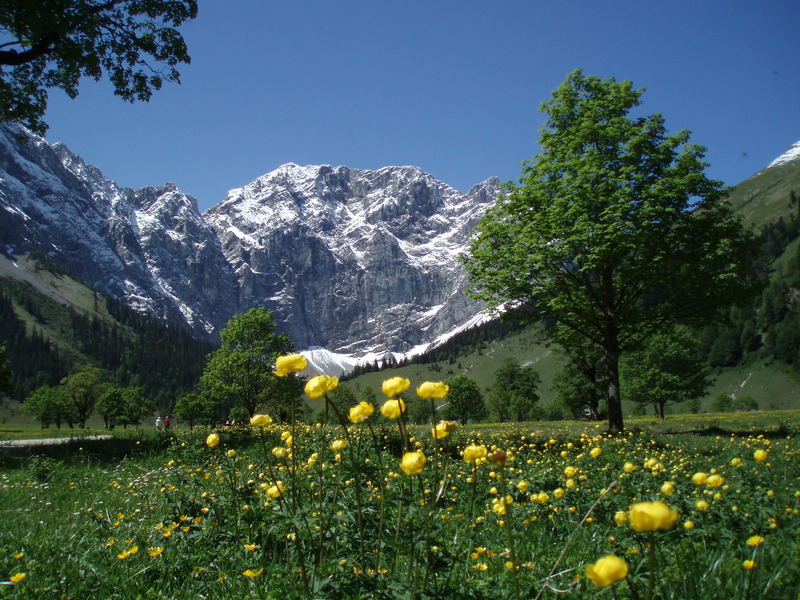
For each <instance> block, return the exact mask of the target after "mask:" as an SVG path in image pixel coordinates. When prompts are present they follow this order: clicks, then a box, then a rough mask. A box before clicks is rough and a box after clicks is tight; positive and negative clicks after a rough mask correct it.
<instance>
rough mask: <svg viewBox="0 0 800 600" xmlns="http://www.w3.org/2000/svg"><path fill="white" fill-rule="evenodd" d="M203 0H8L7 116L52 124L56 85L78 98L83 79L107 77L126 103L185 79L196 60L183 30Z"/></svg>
mask: <svg viewBox="0 0 800 600" xmlns="http://www.w3.org/2000/svg"><path fill="white" fill-rule="evenodd" d="M196 16H197V2H196V0H36V1H35V2H33V1H31V0H4V1H3V2H2V4H0V121H9V120H21V121H23V122H24V123H25V124H26V125H27V126H28V127H29V128H30V129H32V130H33V131H36V132H37V133H42V134H43V133H44V132H45V131H46V129H47V124H46V123H45V122H44V121H43V119H42V117H43V115H44V113H45V111H46V109H47V95H48V88H60V89H62V90H64V92H66V94H67V95H68V96H69V97H70V98H75V97H76V96H77V95H78V84H79V82H80V79H81V77H91V78H92V79H94V80H95V81H99V80H100V79H102V78H104V77H105V78H107V79H108V80H109V81H110V82H111V84H112V85H113V86H114V94H116V95H117V96H120V97H121V98H123V99H124V100H127V101H129V102H133V101H134V100H143V101H147V100H149V99H150V97H151V96H152V94H153V92H154V91H155V90H159V89H160V88H161V86H162V84H163V82H164V81H175V82H179V81H180V73H179V72H178V70H177V68H176V67H177V66H178V65H179V64H180V63H186V64H188V63H189V62H190V57H189V54H188V51H187V48H186V43H185V42H184V39H183V37H182V36H181V34H180V33H179V32H178V31H177V29H176V28H177V27H179V26H180V25H181V24H182V23H183V22H184V21H187V20H189V19H193V18H195V17H196Z"/></svg>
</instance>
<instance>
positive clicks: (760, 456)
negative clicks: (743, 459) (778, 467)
mask: <svg viewBox="0 0 800 600" xmlns="http://www.w3.org/2000/svg"><path fill="white" fill-rule="evenodd" d="M767 456H768V453H767V451H766V450H764V449H762V448H759V449H758V450H756V451H755V452H753V458H754V459H755V460H756V462H764V461H765V460H767Z"/></svg>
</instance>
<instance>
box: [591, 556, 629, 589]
mask: <svg viewBox="0 0 800 600" xmlns="http://www.w3.org/2000/svg"><path fill="white" fill-rule="evenodd" d="M586 576H587V577H588V578H589V579H591V580H592V583H594V584H595V585H596V586H597V587H600V588H602V587H606V586H607V585H611V584H612V583H614V582H616V581H619V580H620V579H625V577H627V576H628V563H626V562H625V561H624V560H623V559H621V558H620V557H619V556H615V555H613V554H609V555H607V556H604V557H603V558H600V559H598V560H597V562H595V563H594V564H592V565H589V566H588V567H586Z"/></svg>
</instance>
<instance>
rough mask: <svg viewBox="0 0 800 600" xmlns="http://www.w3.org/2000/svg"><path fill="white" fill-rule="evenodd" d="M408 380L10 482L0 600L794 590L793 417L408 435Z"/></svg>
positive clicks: (797, 563)
mask: <svg viewBox="0 0 800 600" xmlns="http://www.w3.org/2000/svg"><path fill="white" fill-rule="evenodd" d="M395 379H401V378H395ZM314 381H315V380H314V379H312V380H311V382H314ZM311 382H309V384H311ZM406 382H407V380H401V381H392V380H389V382H388V383H389V385H388V387H387V386H386V385H385V386H384V391H385V392H386V395H387V398H388V400H387V401H386V402H385V404H384V405H383V406H381V407H380V408H379V409H378V407H373V406H372V405H368V404H365V403H362V404H359V405H356V406H354V407H352V408H351V409H350V411H349V413H348V414H336V413H335V410H336V409H335V407H334V406H331V414H330V421H331V422H330V423H329V424H327V425H314V426H310V425H305V424H302V423H300V422H295V423H288V424H277V423H272V419H271V418H270V417H269V416H268V415H256V416H255V417H253V419H252V420H251V423H250V424H248V425H244V426H237V427H226V428H219V429H215V430H208V429H204V430H203V429H195V430H194V431H192V432H171V433H170V434H162V436H161V438H160V442H166V443H162V445H161V447H160V449H158V450H151V451H146V450H140V451H139V453H138V454H136V455H133V456H132V457H131V458H128V459H125V460H123V461H121V462H117V463H113V464H109V463H102V462H101V463H98V462H96V461H93V460H91V459H86V460H83V461H81V460H78V461H72V462H67V463H61V462H56V461H53V460H52V459H38V460H36V461H33V462H32V463H30V464H29V465H27V466H23V467H22V468H16V469H6V470H4V471H2V472H0V511H1V512H2V527H0V580H2V581H0V583H2V585H0V598H54V599H65V600H66V599H74V600H79V599H89V598H103V599H130V600H135V599H136V600H138V599H150V598H154V599H155V598H160V599H184V598H185V599H189V598H192V599H196V598H214V599H240V598H259V599H267V598H269V599H276V600H277V599H281V600H283V599H291V598H408V599H411V598H474V599H484V598H486V599H488V598H492V599H497V598H509V599H517V598H526V599H527V598H633V599H643V600H644V599H652V598H664V599H668V598H669V599H673V598H674V599H691V598H698V599H700V598H702V599H712V598H715V599H716V598H719V599H725V600H734V599H745V598H776V599H791V600H795V599H797V598H800V544H799V543H798V542H799V541H800V537H799V536H800V460H799V456H798V454H799V452H800V447H799V446H798V440H797V438H796V436H795V435H793V431H794V430H793V429H792V430H790V431H789V432H786V431H782V432H780V433H779V434H770V435H764V434H762V433H758V432H753V433H752V434H743V433H737V434H720V435H706V436H700V435H689V434H663V433H657V434H653V433H648V432H646V431H640V432H626V433H623V434H620V435H617V436H614V437H611V436H608V435H606V434H604V433H602V432H600V431H599V430H598V428H597V427H596V425H595V424H593V423H591V424H590V423H585V424H576V425H575V426H576V427H583V428H584V429H585V432H584V433H582V434H576V435H564V434H562V433H553V432H552V431H548V429H547V426H546V424H542V423H530V424H526V425H519V424H518V425H515V426H501V425H497V426H491V427H487V426H482V427H474V428H470V427H458V426H457V425H456V424H454V423H448V422H440V423H438V424H437V425H436V426H433V427H432V426H428V427H425V428H420V427H410V426H409V425H407V424H406V423H405V420H404V412H405V403H404V401H403V400H402V397H403V394H404V393H405V391H406V389H408V385H407V383H406ZM314 385H316V387H314V386H311V387H310V388H309V387H307V392H309V395H310V396H312V397H323V398H324V397H325V396H324V395H325V393H326V391H329V390H330V389H331V386H334V385H335V382H334V381H333V378H330V379H328V380H320V381H316V382H315V384H314ZM431 385H436V384H431ZM417 391H418V394H419V395H420V397H422V398H435V397H437V394H441V393H442V392H443V390H441V389H439V388H435V387H430V388H424V387H423V386H420V388H419V389H418V390H417ZM444 393H446V391H445V392H444ZM742 418H743V419H744V418H746V417H742ZM795 418H796V417H795ZM743 423H744V422H743ZM147 435H149V436H150V437H152V436H153V434H152V433H149V434H147ZM144 441H146V440H144ZM141 446H142V447H146V446H147V444H146V443H143V444H142V445H141ZM135 447H136V446H134V448H135Z"/></svg>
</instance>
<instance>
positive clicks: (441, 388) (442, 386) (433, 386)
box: [417, 381, 450, 399]
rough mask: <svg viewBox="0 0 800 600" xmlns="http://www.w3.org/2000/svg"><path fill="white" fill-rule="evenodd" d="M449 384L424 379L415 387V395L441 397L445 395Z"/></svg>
mask: <svg viewBox="0 0 800 600" xmlns="http://www.w3.org/2000/svg"><path fill="white" fill-rule="evenodd" d="M449 391H450V386H448V385H447V384H446V383H443V382H441V381H426V382H424V383H423V384H421V385H420V386H419V387H418V388H417V396H419V397H420V398H426V399H427V398H437V399H441V398H444V397H445V396H447V392H449Z"/></svg>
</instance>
